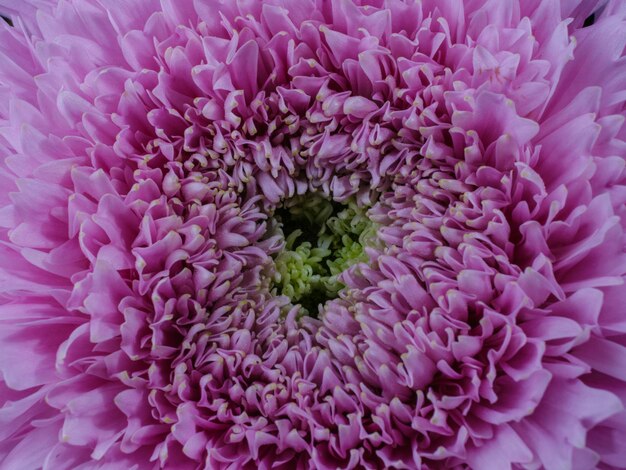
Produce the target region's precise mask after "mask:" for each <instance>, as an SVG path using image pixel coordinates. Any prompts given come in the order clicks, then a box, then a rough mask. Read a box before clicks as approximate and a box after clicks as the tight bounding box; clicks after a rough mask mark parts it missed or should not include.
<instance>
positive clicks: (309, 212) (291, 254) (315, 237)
mask: <svg viewBox="0 0 626 470" xmlns="http://www.w3.org/2000/svg"><path fill="white" fill-rule="evenodd" d="M366 210H367V208H365V207H360V206H358V205H357V204H356V203H355V202H353V201H351V202H348V203H347V204H339V203H336V202H332V201H329V200H328V199H325V198H323V197H322V196H319V195H317V194H306V195H304V196H297V197H295V198H292V199H290V200H288V201H286V202H285V204H284V205H283V207H282V208H280V209H278V210H277V211H276V213H275V215H274V216H275V218H276V220H277V221H278V223H279V226H280V228H281V230H282V232H283V236H284V239H285V246H284V248H283V250H282V251H280V252H279V253H277V255H276V257H275V259H274V264H275V271H274V276H273V279H272V281H273V286H274V289H275V294H280V295H285V296H287V297H289V299H290V300H291V302H292V303H293V304H300V306H301V307H302V309H303V310H304V313H305V314H309V315H313V316H315V315H316V314H317V313H318V311H319V307H320V305H323V304H324V303H325V302H326V301H327V300H331V299H334V298H336V297H338V295H339V292H340V291H341V289H342V288H343V287H344V285H343V283H342V281H341V273H343V272H344V271H345V270H347V269H348V268H349V267H350V266H352V265H353V264H355V263H358V262H361V261H365V260H366V254H365V246H367V245H369V244H371V241H372V240H373V238H374V234H375V231H374V226H373V224H372V222H371V221H370V220H369V218H368V217H367V215H366Z"/></svg>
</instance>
